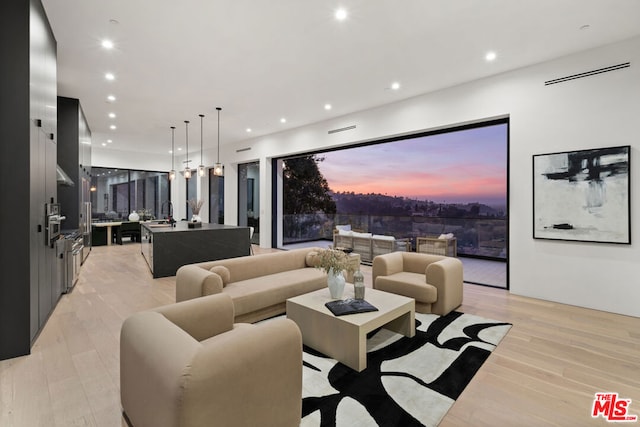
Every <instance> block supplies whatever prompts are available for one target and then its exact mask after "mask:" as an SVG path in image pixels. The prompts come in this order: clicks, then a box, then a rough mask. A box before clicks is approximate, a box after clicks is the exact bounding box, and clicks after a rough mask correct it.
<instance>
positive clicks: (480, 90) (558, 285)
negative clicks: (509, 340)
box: [221, 38, 640, 317]
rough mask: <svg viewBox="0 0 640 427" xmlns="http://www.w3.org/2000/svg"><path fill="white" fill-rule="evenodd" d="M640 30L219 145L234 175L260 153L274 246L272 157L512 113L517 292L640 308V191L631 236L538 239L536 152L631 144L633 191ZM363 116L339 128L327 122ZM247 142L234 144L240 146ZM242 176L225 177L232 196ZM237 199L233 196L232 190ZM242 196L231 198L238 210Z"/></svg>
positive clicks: (264, 217)
mask: <svg viewBox="0 0 640 427" xmlns="http://www.w3.org/2000/svg"><path fill="white" fill-rule="evenodd" d="M628 61H630V62H631V64H632V65H631V67H630V68H627V69H624V70H619V71H613V72H610V73H605V74H600V75H596V76H593V77H588V78H584V79H578V80H573V81H570V82H567V83H562V84H557V85H552V86H544V81H546V80H550V79H554V78H558V77H563V76H566V75H571V74H576V73H580V72H584V71H589V70H593V69H598V68H602V67H606V66H610V65H615V64H619V63H623V62H628ZM638 64H640V38H635V39H632V40H627V41H624V42H621V43H617V44H614V45H610V46H605V47H602V48H598V49H594V50H591V51H587V52H583V53H580V54H575V55H572V56H569V57H565V58H561V59H557V60H554V61H550V62H546V63H543V64H538V65H535V66H531V67H527V68H523V69H520V70H517V71H514V72H509V73H504V74H501V75H498V76H494V77H491V78H487V79H483V80H479V81H475V82H472V83H468V84H464V85H460V86H456V87H453V88H449V89H446V90H442V91H438V92H435V93H431V94H426V95H422V96H419V97H415V98H412V99H409V100H405V101H402V102H398V103H394V104H389V105H386V106H383V107H380V108H376V109H371V110H367V111H362V112H357V113H354V114H351V115H348V116H344V117H341V118H338V119H334V120H331V121H326V122H322V123H318V124H314V125H310V126H305V127H302V128H298V129H294V130H291V131H288V132H283V133H279V134H274V135H269V136H265V137H260V138H256V139H252V140H248V141H245V142H244V143H241V144H237V145H234V147H233V149H230V147H228V146H227V147H224V146H223V147H221V150H222V152H221V158H222V159H224V161H225V163H226V167H227V169H226V172H227V174H226V175H227V178H230V176H234V175H233V167H230V166H232V165H233V164H237V163H244V162H248V161H253V160H260V162H261V166H260V170H261V180H260V183H261V189H260V197H261V203H260V206H261V207H262V208H261V212H260V213H261V215H260V218H261V224H260V229H261V233H260V243H261V245H262V246H270V242H271V236H270V225H271V224H270V212H271V199H270V197H271V196H270V194H271V179H270V169H271V165H270V161H271V158H272V157H278V156H282V155H287V154H292V153H299V152H305V151H309V150H314V149H318V148H328V147H332V146H339V145H348V144H352V143H356V142H363V141H368V140H373V139H380V138H382V137H389V136H396V135H401V134H407V133H413V132H417V131H424V130H430V129H436V128H442V127H449V126H452V125H458V124H463V123H469V122H475V121H482V120H485V119H489V118H495V117H505V116H508V117H510V165H509V166H510V174H509V179H510V190H509V201H510V209H509V218H510V232H509V242H510V254H509V262H510V274H509V282H510V286H511V292H512V293H514V294H519V295H526V296H531V297H537V298H541V299H546V300H552V301H558V302H563V303H567V304H573V305H578V306H583V307H589V308H595V309H600V310H605V311H611V312H616V313H621V314H627V315H632V316H639V317H640V304H638V303H637V302H638V301H640V279H639V277H640V248H639V246H638V244H637V243H635V242H637V241H638V238H639V235H638V232H637V231H636V230H638V224H636V223H635V221H637V219H638V215H637V214H636V213H637V212H638V203H639V202H638V197H636V194H632V198H631V202H632V207H631V209H632V222H633V224H632V233H633V235H632V242H634V244H632V245H610V244H602V243H600V244H597V243H578V242H561V241H545V240H534V239H533V238H532V221H533V213H532V210H533V206H532V198H533V195H532V155H534V154H541V153H550V152H557V151H566V150H578V149H585V148H598V147H604V146H614V145H631V147H632V149H631V151H632V154H631V159H632V160H631V165H632V170H631V177H632V180H633V181H634V182H632V187H631V188H632V191H633V190H634V189H635V188H638V187H639V186H638V181H639V179H638V178H637V177H639V176H640V167H639V166H638V165H640V163H639V162H640V160H636V159H635V157H636V156H637V151H638V148H640V137H639V136H638V134H639V132H638V125H637V123H638V120H639V119H638V118H640V67H639V65H638ZM350 125H356V126H357V127H356V129H354V130H351V131H346V132H341V133H336V134H333V135H328V134H327V131H328V130H331V129H336V128H341V127H344V126H350ZM248 147H250V148H251V149H250V150H249V151H245V152H241V153H236V152H235V150H236V149H238V148H248ZM235 181H236V180H235V179H226V180H225V194H226V195H227V197H233V195H234V194H236V193H235V191H236V188H235V187H236V183H235ZM228 200H231V199H228ZM236 205H237V204H236V203H234V202H232V201H227V202H226V203H225V218H235V217H236V215H237V207H236Z"/></svg>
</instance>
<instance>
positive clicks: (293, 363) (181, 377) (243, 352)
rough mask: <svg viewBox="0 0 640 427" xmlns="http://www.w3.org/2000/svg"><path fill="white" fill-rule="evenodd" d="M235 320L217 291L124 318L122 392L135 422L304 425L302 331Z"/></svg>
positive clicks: (166, 426)
mask: <svg viewBox="0 0 640 427" xmlns="http://www.w3.org/2000/svg"><path fill="white" fill-rule="evenodd" d="M233 319H234V312H233V303H232V302H231V298H230V297H229V296H228V295H224V294H218V295H210V296H205V297H202V298H196V299H193V300H189V301H184V302H180V303H177V304H171V305H168V306H165V307H160V308H158V309H156V310H152V311H146V312H140V313H137V314H134V315H132V316H131V317H129V318H128V319H127V320H125V322H124V324H123V325H122V330H121V334H120V394H121V400H122V408H123V411H124V413H125V415H126V417H127V418H128V421H129V422H130V424H131V425H132V426H134V427H145V426H149V427H151V426H153V427H177V426H180V427H187V426H194V427H195V426H224V427H228V426H257V425H259V426H274V427H276V426H278V427H280V426H297V425H299V424H300V416H301V411H302V338H301V335H300V330H299V329H298V327H297V326H296V324H295V323H294V322H292V321H291V320H288V319H275V320H271V321H266V322H264V323H261V324H257V325H252V324H242V323H237V324H234V323H233Z"/></svg>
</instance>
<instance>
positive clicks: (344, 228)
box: [336, 224, 351, 231]
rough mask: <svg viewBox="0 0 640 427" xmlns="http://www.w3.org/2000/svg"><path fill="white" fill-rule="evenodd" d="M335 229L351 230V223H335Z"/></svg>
mask: <svg viewBox="0 0 640 427" xmlns="http://www.w3.org/2000/svg"><path fill="white" fill-rule="evenodd" d="M336 230H338V231H351V224H345V225H336Z"/></svg>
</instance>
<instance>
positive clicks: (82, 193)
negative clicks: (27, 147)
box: [57, 96, 91, 244]
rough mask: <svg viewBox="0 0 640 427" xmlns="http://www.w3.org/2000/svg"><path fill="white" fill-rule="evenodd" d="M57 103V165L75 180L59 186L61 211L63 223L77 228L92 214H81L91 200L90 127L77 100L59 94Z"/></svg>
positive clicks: (89, 222)
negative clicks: (71, 183)
mask: <svg viewBox="0 0 640 427" xmlns="http://www.w3.org/2000/svg"><path fill="white" fill-rule="evenodd" d="M57 106H58V114H57V119H58V165H59V166H60V167H61V168H62V169H63V170H64V171H65V172H66V173H67V175H69V178H71V180H72V181H73V182H74V183H75V186H73V187H63V186H60V187H59V188H58V198H59V199H60V205H61V206H62V213H63V214H64V215H65V216H66V217H67V220H66V221H65V225H64V227H65V228H67V229H74V230H75V229H79V228H80V227H81V225H82V224H83V223H84V222H85V220H86V223H87V224H89V227H90V224H91V218H84V216H85V214H84V205H83V203H84V202H89V201H90V200H91V198H90V194H89V187H90V184H91V129H90V128H89V125H88V123H87V120H86V118H85V116H84V112H83V111H82V105H81V104H80V100H78V99H75V98H67V97H63V96H59V97H58V99H57ZM88 231H89V232H90V231H91V230H90V229H89V230H88ZM87 243H88V244H89V242H87Z"/></svg>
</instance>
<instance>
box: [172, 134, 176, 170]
mask: <svg viewBox="0 0 640 427" xmlns="http://www.w3.org/2000/svg"><path fill="white" fill-rule="evenodd" d="M175 135H176V127H175V126H171V170H174V169H175V168H174V167H173V153H174V152H175V148H174V139H175Z"/></svg>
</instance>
